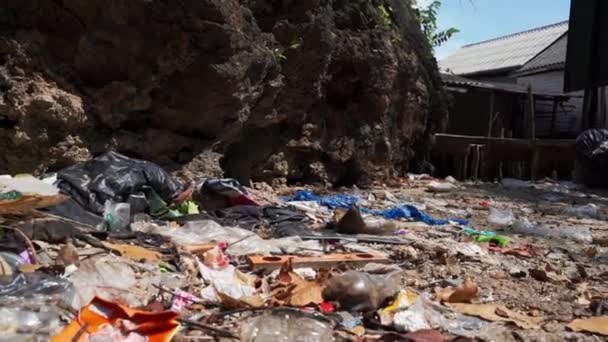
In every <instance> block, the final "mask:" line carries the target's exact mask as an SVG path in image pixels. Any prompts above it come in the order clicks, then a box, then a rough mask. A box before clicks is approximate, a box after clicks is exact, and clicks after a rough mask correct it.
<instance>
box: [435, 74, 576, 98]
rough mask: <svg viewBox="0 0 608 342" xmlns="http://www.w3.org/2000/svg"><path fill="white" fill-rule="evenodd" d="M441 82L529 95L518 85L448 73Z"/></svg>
mask: <svg viewBox="0 0 608 342" xmlns="http://www.w3.org/2000/svg"><path fill="white" fill-rule="evenodd" d="M441 80H442V81H443V83H444V84H446V85H449V86H463V87H473V88H480V89H486V90H494V91H502V92H508V93H515V94H527V93H528V87H527V86H524V85H521V84H517V83H505V82H493V81H479V80H473V79H470V78H466V77H462V76H457V75H451V74H446V73H441ZM533 93H534V95H535V96H539V97H561V98H564V97H572V98H574V97H581V96H580V95H572V94H563V93H554V92H538V91H533Z"/></svg>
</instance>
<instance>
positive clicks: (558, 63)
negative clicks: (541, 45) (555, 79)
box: [518, 33, 568, 74]
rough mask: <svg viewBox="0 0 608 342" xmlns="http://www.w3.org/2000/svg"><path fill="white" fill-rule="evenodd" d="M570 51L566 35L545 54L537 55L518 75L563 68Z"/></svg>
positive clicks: (546, 50) (545, 51)
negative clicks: (567, 52)
mask: <svg viewBox="0 0 608 342" xmlns="http://www.w3.org/2000/svg"><path fill="white" fill-rule="evenodd" d="M567 49H568V34H567V33H566V34H564V35H562V36H561V38H559V39H558V40H556V41H555V42H554V43H553V44H551V45H550V46H549V47H548V48H547V49H545V50H544V51H543V52H541V53H539V54H538V55H536V57H534V58H532V59H531V60H530V61H529V62H528V63H526V64H524V66H523V67H522V68H521V69H519V70H518V73H521V74H523V73H526V74H528V73H533V72H539V71H544V70H547V69H555V68H563V66H564V64H565V63H566V50H567Z"/></svg>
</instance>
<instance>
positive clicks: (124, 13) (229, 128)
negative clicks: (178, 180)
mask: <svg viewBox="0 0 608 342" xmlns="http://www.w3.org/2000/svg"><path fill="white" fill-rule="evenodd" d="M445 118H446V110H445V106H444V96H443V93H442V90H441V85H440V80H439V78H438V73H437V68H436V62H435V60H434V58H433V57H432V54H431V50H430V47H429V45H428V44H427V42H426V41H425V39H424V37H423V36H422V34H421V33H420V30H419V27H418V25H417V24H416V21H415V20H414V18H413V14H412V11H411V10H410V9H409V7H408V5H407V3H406V2H405V1H402V0H382V1H381V0H374V1H368V0H349V1H343V0H311V1H291V0H241V1H239V0H197V1H192V0H181V1H169V0H120V1H111V2H108V1H101V0H93V1H86V2H83V1H78V0H53V1H48V0H32V1H16V0H6V1H4V2H3V4H2V6H1V8H0V158H1V159H0V171H1V172H3V173H17V172H32V171H35V172H37V173H41V172H45V171H52V170H57V169H60V168H62V167H65V166H67V165H71V164H73V163H75V162H78V161H82V160H85V159H88V158H90V157H91V156H93V155H97V154H99V153H101V152H103V151H106V150H108V149H114V150H118V151H120V152H122V153H124V154H127V155H130V156H133V157H139V158H143V159H146V160H150V161H153V162H156V163H159V164H161V165H162V166H164V167H167V168H168V169H171V170H175V171H180V170H181V171H182V172H181V174H182V175H184V176H188V175H189V174H192V173H194V174H196V173H207V172H209V173H212V174H217V172H218V170H220V167H221V171H223V173H224V174H225V175H227V176H230V177H236V178H238V179H239V180H241V181H243V182H246V181H248V180H249V179H253V180H264V181H271V180H277V179H278V180H279V181H280V182H285V181H286V182H289V183H293V182H329V183H332V184H337V185H351V184H354V183H361V182H365V181H366V180H368V179H370V178H378V177H382V176H388V175H394V174H399V173H403V172H404V171H406V170H411V169H419V168H421V167H424V165H425V160H426V154H427V152H428V146H429V145H428V142H429V139H430V134H431V133H432V132H433V131H435V130H436V129H437V128H438V127H441V126H442V124H443V122H444V121H445ZM183 166H185V167H184V168H183V169H182V167H183Z"/></svg>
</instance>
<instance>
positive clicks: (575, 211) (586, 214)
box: [567, 203, 600, 219]
mask: <svg viewBox="0 0 608 342" xmlns="http://www.w3.org/2000/svg"><path fill="white" fill-rule="evenodd" d="M567 213H568V214H570V215H572V216H575V217H578V218H591V219H598V218H600V207H599V206H597V205H595V204H593V203H587V204H585V205H577V206H573V207H570V208H568V209H567Z"/></svg>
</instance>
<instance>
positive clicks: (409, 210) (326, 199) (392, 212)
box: [287, 190, 468, 225]
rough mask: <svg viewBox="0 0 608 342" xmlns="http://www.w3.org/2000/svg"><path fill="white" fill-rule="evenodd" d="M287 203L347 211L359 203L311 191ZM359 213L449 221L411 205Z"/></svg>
mask: <svg viewBox="0 0 608 342" xmlns="http://www.w3.org/2000/svg"><path fill="white" fill-rule="evenodd" d="M287 201H288V202H294V201H313V202H317V203H319V204H320V205H322V206H325V207H328V208H329V209H336V208H345V209H349V208H350V207H351V206H352V205H353V204H357V202H359V197H357V196H355V195H329V196H318V195H316V194H314V193H312V192H311V191H307V190H300V191H298V192H296V194H295V195H294V196H293V197H291V198H289V199H287ZM360 210H361V212H364V213H367V214H372V215H377V216H382V217H384V218H386V219H393V220H397V219H402V218H406V219H415V220H417V221H422V222H424V223H426V224H430V225H443V224H448V223H449V222H450V221H448V220H438V219H435V218H433V217H432V216H431V215H429V214H426V213H424V212H422V211H420V210H419V209H418V208H416V207H415V206H413V205H401V206H399V207H395V208H389V209H384V210H370V209H367V208H360ZM451 221H454V222H457V223H458V224H462V225H466V224H468V221H467V220H463V219H452V220H451Z"/></svg>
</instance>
